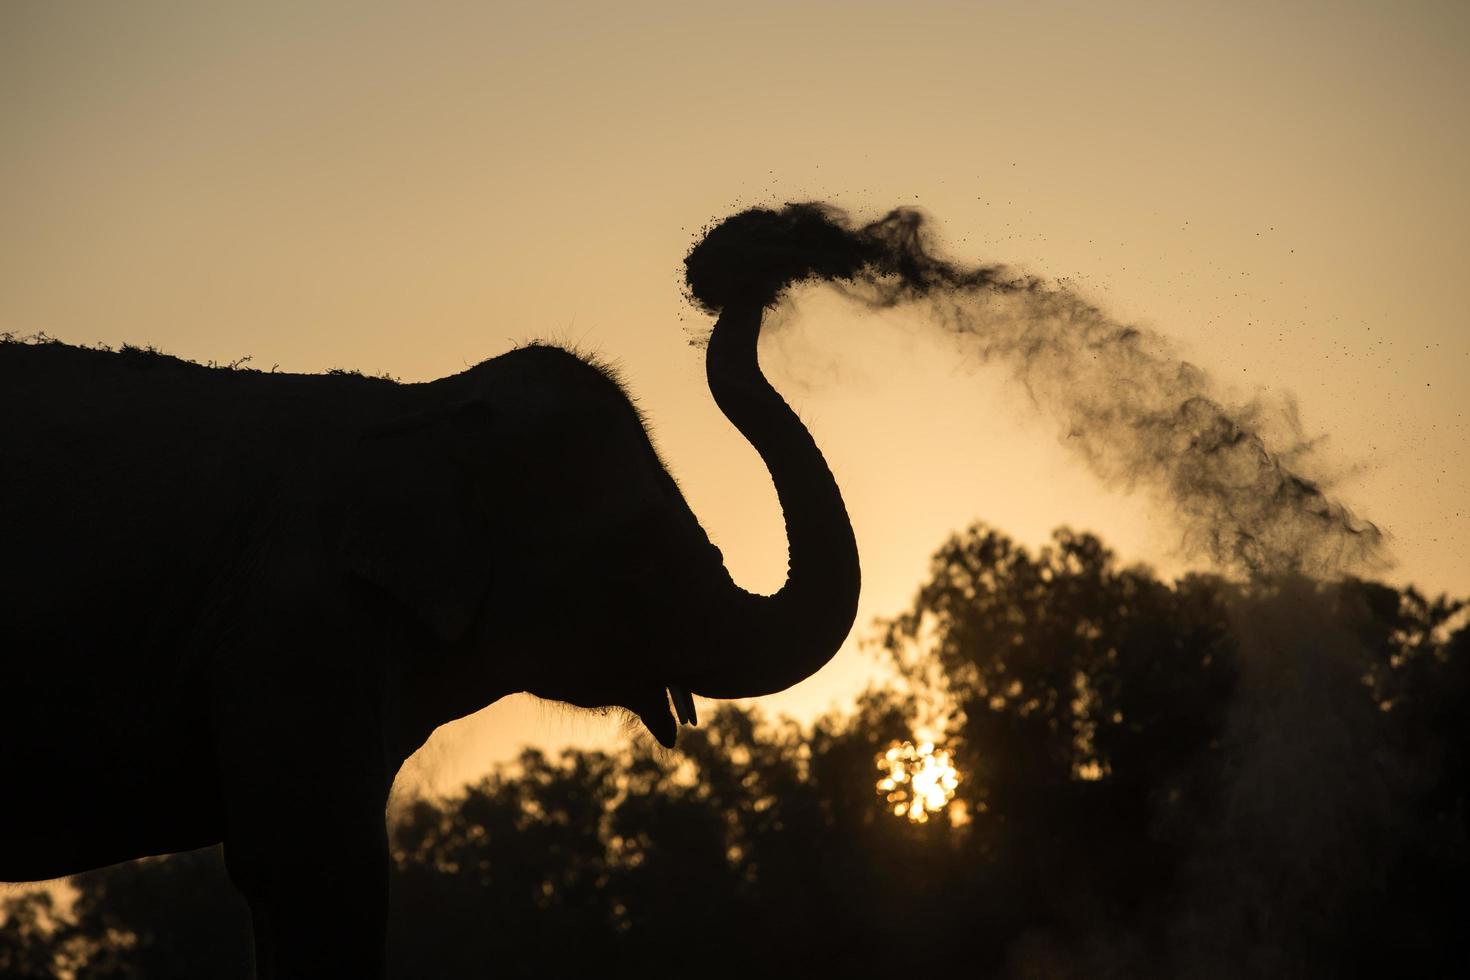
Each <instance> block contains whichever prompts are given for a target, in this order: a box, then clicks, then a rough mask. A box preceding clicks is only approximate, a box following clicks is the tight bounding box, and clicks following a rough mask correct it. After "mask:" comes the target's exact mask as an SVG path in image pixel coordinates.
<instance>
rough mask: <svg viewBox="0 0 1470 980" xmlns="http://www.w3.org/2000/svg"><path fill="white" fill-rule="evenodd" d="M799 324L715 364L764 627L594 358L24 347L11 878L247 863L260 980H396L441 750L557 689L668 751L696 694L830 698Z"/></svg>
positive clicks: (731, 338)
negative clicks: (797, 397) (802, 689)
mask: <svg viewBox="0 0 1470 980" xmlns="http://www.w3.org/2000/svg"><path fill="white" fill-rule="evenodd" d="M769 298H770V295H769V290H767V291H766V293H764V294H760V293H757V294H756V295H755V296H754V298H753V299H750V300H749V301H744V302H741V301H739V300H738V298H734V299H731V300H729V301H728V302H725V303H723V304H722V309H721V310H720V311H719V316H718V319H717V321H716V324H715V327H714V331H713V333H712V335H711V337H710V342H709V346H708V349H707V354H706V367H707V376H708V381H709V386H710V390H711V393H712V394H713V396H714V398H715V400H716V402H717V404H718V405H719V407H720V409H721V410H722V411H723V412H724V414H725V415H726V417H728V418H729V420H730V421H731V422H732V423H733V424H734V425H735V426H736V427H737V428H738V429H739V431H740V432H741V433H742V434H743V435H744V436H745V438H747V439H748V440H749V441H750V443H751V444H752V445H753V446H754V447H755V449H756V450H757V451H758V452H759V453H760V455H761V457H762V458H763V460H764V461H765V464H766V466H767V468H768V469H769V471H770V475H771V478H772V481H773V482H774V484H775V487H776V490H777V493H778V496H779V499H780V504H781V509H782V512H783V515H784V519H785V522H786V527H787V536H788V547H789V573H788V577H787V580H786V583H785V585H784V586H783V587H782V588H781V589H780V590H779V591H778V592H776V593H775V594H774V595H769V596H766V595H755V594H751V593H748V592H746V591H744V590H742V589H741V588H739V587H738V586H736V585H735V584H734V582H733V581H732V580H731V577H730V575H729V574H728V572H727V571H726V569H725V565H724V562H723V560H722V557H721V555H720V553H719V551H718V550H717V549H716V548H715V547H714V545H713V544H711V543H710V540H709V538H708V536H707V535H706V534H705V532H704V531H703V529H702V528H701V527H700V524H699V522H698V520H697V519H696V518H695V516H694V514H693V513H692V512H691V510H690V508H689V506H688V505H687V503H686V502H685V500H684V498H683V497H682V495H681V494H680V492H679V490H678V487H677V486H676V484H675V482H674V479H673V478H672V477H671V476H670V474H669V472H668V470H667V469H666V468H665V466H664V465H663V464H662V462H661V461H660V459H659V457H658V456H657V454H656V453H655V450H654V448H653V445H652V443H651V442H650V440H649V437H648V435H647V432H646V430H645V427H644V424H643V421H642V419H641V418H640V416H639V414H638V412H637V410H636V409H635V408H634V406H633V404H632V403H631V401H630V400H629V398H628V396H627V395H626V393H625V392H624V391H623V390H622V388H621V387H620V386H619V384H618V383H617V382H616V381H615V380H614V379H613V378H612V377H611V376H610V375H609V373H608V372H607V371H605V370H603V369H601V368H599V367H598V366H597V365H595V364H593V363H590V362H589V361H587V360H584V359H581V358H579V357H577V356H574V355H573V354H571V353H568V352H566V351H564V350H560V349H557V348H554V347H549V346H540V345H534V346H527V347H523V348H520V349H517V350H514V351H512V352H510V353H507V354H504V355H502V356H500V357H496V358H493V359H491V360H487V361H485V362H483V363H481V364H479V365H477V366H475V367H473V368H470V369H469V370H467V371H464V372H463V373H461V374H457V375H454V376H452V377H446V378H441V379H439V380H436V381H432V382H427V383H422V384H399V383H396V382H392V381H388V380H382V379H374V378H366V377H361V376H353V375H343V374H330V375H291V374H276V373H262V372H258V371H248V370H231V369H225V368H212V367H204V366H200V365H197V364H193V363H189V362H185V361H182V360H178V359H175V358H172V357H168V356H164V355H159V354H155V353H149V352H143V351H138V350H132V349H125V350H124V351H122V352H111V351H106V350H95V349H88V348H79V347H72V346H68V345H65V344H60V343H17V342H10V343H4V344H0V418H3V420H4V421H3V423H0V670H3V675H0V747H3V749H0V785H3V786H4V788H5V793H6V796H7V797H8V798H9V799H11V800H24V801H25V803H24V805H22V806H9V805H7V806H0V879H3V880H9V881H29V880H40V879H46V878H53V877H58V876H62V875H67V874H71V873H74V872H78V871H82V870H84V869H88V868H95V867H98V866H102V865H106V864H110V863H114V862H118V861H124V860H129V859H133V858H137V857H142V856H145V855H153V854H160V853H167V852H173V851H181V850H187V849H192V848H197V847H202V846H205V845H210V844H214V843H218V842H222V843H223V845H224V852H225V857H226V862H227V866H228V869H229V873H230V876H231V880H232V881H233V882H234V883H235V884H236V886H237V887H238V888H239V889H240V890H241V891H242V892H243V894H244V895H245V897H246V899H247V901H248V903H249V906H250V910H251V918H252V924H253V928H254V935H255V957H256V969H257V971H258V974H259V975H260V976H263V977H271V978H281V977H323V976H352V977H373V976H381V975H382V971H383V959H384V948H383V946H384V939H383V936H384V928H385V921H384V920H385V914H386V913H385V909H386V892H387V882H388V864H389V861H388V853H387V836H386V830H385V824H384V807H385V804H386V799H387V794H388V791H389V788H390V785H391V784H392V781H393V778H394V775H395V774H396V773H397V771H398V769H399V767H400V765H401V764H402V763H403V761H404V760H405V759H406V758H407V757H408V756H409V755H410V754H412V753H413V752H414V751H415V750H416V749H417V748H418V747H419V746H420V745H422V744H423V742H424V741H425V739H426V738H427V737H428V736H429V734H430V733H431V732H432V731H433V730H434V729H435V728H436V727H437V726H439V725H441V724H444V723H446V722H448V721H450V720H452V719H455V718H459V717H461V716H464V715H466V714H469V713H471V712H473V711H476V710H478V709H479V708H481V707H483V706H485V705H487V704H490V703H491V702H494V701H495V700H497V699H498V698H501V697H503V696H505V695H507V694H510V693H514V692H521V691H527V692H530V693H532V694H535V695H537V696H540V697H542V698H548V699H553V700H557V701H562V702H566V703H569V704H572V705H577V706H582V707H588V708H614V709H616V708H622V709H626V710H627V711H629V712H632V713H633V714H634V715H636V716H637V717H638V718H639V719H641V720H642V722H643V724H644V725H646V726H647V728H648V730H649V732H651V733H652V735H653V737H654V738H656V739H657V740H658V741H659V742H660V743H662V744H663V745H665V746H672V745H673V744H674V742H675V736H676V731H677V725H678V723H679V722H688V723H694V722H695V708H694V703H693V699H692V695H695V694H697V695H701V696H704V697H709V698H735V697H748V696H755V695H760V694H765V693H769V692H774V691H778V690H781V689H783V688H786V687H788V686H790V685H792V684H794V683H796V682H798V681H800V680H802V679H803V678H805V677H807V676H809V675H811V674H812V673H813V672H815V671H816V670H817V669H818V668H820V667H821V666H822V665H823V664H825V663H826V662H827V661H828V660H829V659H830V658H831V657H832V655H833V654H834V653H835V652H836V650H837V649H838V647H839V646H840V645H841V643H842V642H843V640H844V638H845V637H846V635H847V633H848V631H849V630H850V628H851V626H852V622H853V618H854V616H855V614H856V606H857V599H858V590H859V579H860V575H859V567H858V553H857V547H856V543H855V541H854V538H853V532H852V527H851V524H850V521H849V519H848V516H847V512H846V510H845V508H844V505H843V501H842V497H841V494H840V492H839V490H838V487H837V484H836V482H835V480H834V479H833V477H832V474H831V473H830V471H829V469H828V467H827V464H826V462H825V461H824V460H823V457H822V455H821V453H820V451H819V450H818V448H817V446H816V444H815V443H814V441H813V440H812V438H811V436H810V434H809V433H808V432H807V430H806V429H805V428H804V427H803V426H802V424H801V422H800V421H799V420H798V418H797V417H796V415H795V414H794V413H793V412H792V411H791V409H790V408H789V407H788V406H787V405H786V403H785V402H784V401H783V400H782V398H781V396H780V395H779V394H778V393H777V392H776V391H775V390H774V389H773V388H772V387H771V386H770V384H769V383H768V382H767V380H766V379H765V377H764V376H763V375H762V373H761V370H760V366H759V363H758V360H757V353H756V348H757V340H758V337H759V334H760V327H761V320H762V315H763V309H764V306H765V304H766V302H767V301H768V300H769ZM671 706H672V710H671Z"/></svg>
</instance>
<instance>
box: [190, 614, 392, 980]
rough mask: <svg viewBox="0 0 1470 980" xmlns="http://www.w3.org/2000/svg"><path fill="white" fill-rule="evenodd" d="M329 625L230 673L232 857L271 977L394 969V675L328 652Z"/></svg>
mask: <svg viewBox="0 0 1470 980" xmlns="http://www.w3.org/2000/svg"><path fill="white" fill-rule="evenodd" d="M297 622H298V623H299V622H300V621H299V620H298V621H297ZM323 632H324V631H319V630H311V629H297V630H294V631H292V635H293V640H294V642H292V643H291V644H290V645H289V647H288V648H285V649H282V646H279V645H278V646H277V647H276V649H275V650H272V651H270V652H269V653H267V654H265V655H262V656H256V657H241V658H236V664H237V666H236V667H234V668H232V667H231V666H230V665H228V664H225V665H222V666H221V667H220V668H219V672H218V676H217V687H216V694H215V697H216V699H217V709H216V717H215V732H216V735H215V739H216V750H217V755H218V760H217V761H218V767H219V768H218V772H219V780H220V783H221V789H222V795H223V797H224V803H225V826H224V845H225V861H226V866H227V867H228V869H229V872H230V877H231V879H232V880H233V881H234V882H235V884H236V886H237V887H239V888H240V890H241V891H242V892H243V893H244V895H245V898H246V901H247V902H248V903H249V906H250V912H251V917H252V920H253V925H254V929H255V955H256V972H257V976H259V977H261V978H262V980H296V978H305V977H354V978H366V980H373V978H380V977H382V976H383V972H384V961H385V949H384V946H385V935H386V920H387V908H388V874H389V867H388V865H389V855H388V836H387V828H386V824H385V818H384V810H385V807H386V804H387V798H388V792H389V789H390V786H391V782H392V772H391V771H389V767H388V764H387V762H386V759H385V753H384V733H383V727H382V711H381V700H380V699H381V695H382V688H381V685H380V684H379V683H377V682H375V681H374V677H375V671H374V670H373V669H372V666H371V658H370V657H369V656H360V657H359V659H358V660H357V661H356V662H354V663H351V664H347V665H345V666H344V665H342V664H341V663H340V662H334V661H333V659H332V655H331V654H330V653H325V654H324V653H323V650H324V649H328V650H329V649H331V647H333V646H338V645H339V644H340V643H341V638H342V634H341V633H340V632H339V633H338V635H337V637H336V640H337V641H338V642H337V643H335V644H334V643H332V642H331V640H329V639H328V638H327V637H326V636H323V635H322V633H323ZM366 646H367V644H363V645H362V647H359V648H357V649H355V650H354V653H358V654H362V653H363V647H366ZM257 649H259V648H257ZM267 649H269V648H268V647H267Z"/></svg>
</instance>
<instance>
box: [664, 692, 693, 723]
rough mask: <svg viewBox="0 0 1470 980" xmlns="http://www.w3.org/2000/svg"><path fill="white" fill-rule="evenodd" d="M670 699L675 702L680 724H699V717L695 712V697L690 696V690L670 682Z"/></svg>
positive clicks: (675, 711)
mask: <svg viewBox="0 0 1470 980" xmlns="http://www.w3.org/2000/svg"><path fill="white" fill-rule="evenodd" d="M669 700H671V701H673V702H674V713H675V714H676V715H678V716H679V723H680V724H683V725H698V724H699V719H698V717H697V716H696V715H695V714H694V698H693V697H691V696H690V694H689V692H688V691H686V690H685V689H684V688H682V687H680V686H679V685H677V684H670V685H669Z"/></svg>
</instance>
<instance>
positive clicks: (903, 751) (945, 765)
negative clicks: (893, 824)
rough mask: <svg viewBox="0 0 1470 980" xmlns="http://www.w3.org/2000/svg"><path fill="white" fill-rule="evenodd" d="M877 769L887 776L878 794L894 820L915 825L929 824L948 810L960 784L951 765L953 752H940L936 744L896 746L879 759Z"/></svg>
mask: <svg viewBox="0 0 1470 980" xmlns="http://www.w3.org/2000/svg"><path fill="white" fill-rule="evenodd" d="M877 765H878V771H879V772H881V773H883V776H882V778H881V779H879V780H878V794H879V795H880V796H882V797H883V799H884V801H885V802H886V803H887V804H888V805H889V806H890V807H891V808H892V810H893V815H894V816H896V817H907V818H908V819H909V820H910V821H912V822H913V823H927V822H928V820H929V815H930V814H931V813H939V812H940V811H942V810H943V809H944V808H945V807H947V806H948V805H949V802H950V800H952V799H954V791H955V787H956V786H958V785H959V784H960V774H959V770H957V769H955V767H954V765H953V763H951V762H950V758H949V752H947V751H946V750H944V749H936V748H935V747H934V743H933V742H920V743H919V744H918V745H915V744H914V743H913V742H895V743H894V744H893V745H891V746H889V748H888V751H886V752H884V753H883V754H882V755H880V756H878V758H877Z"/></svg>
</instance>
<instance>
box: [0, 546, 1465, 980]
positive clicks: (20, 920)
mask: <svg viewBox="0 0 1470 980" xmlns="http://www.w3.org/2000/svg"><path fill="white" fill-rule="evenodd" d="M872 643H873V646H874V647H875V648H876V649H877V650H878V651H880V654H881V655H882V656H884V657H887V658H889V659H891V661H892V662H893V663H894V664H895V665H896V666H897V667H898V668H899V674H900V676H901V678H902V682H901V683H898V684H895V685H892V686H889V687H885V688H881V689H874V690H870V691H869V692H868V693H867V694H865V695H864V696H863V697H862V698H860V699H859V700H858V702H857V703H856V704H855V705H854V706H852V707H851V708H850V709H847V710H844V711H841V712H837V713H834V714H831V715H829V716H827V717H824V718H822V719H820V720H818V721H817V722H815V723H814V724H812V725H810V726H800V725H798V724H796V723H794V722H791V721H785V720H781V721H771V720H767V719H765V718H764V717H763V716H762V715H761V714H760V713H759V712H757V711H756V710H754V709H747V708H741V707H738V706H735V705H725V706H722V707H721V708H720V709H719V710H717V711H715V712H713V714H712V717H710V718H709V719H708V720H707V722H706V723H705V724H704V725H703V726H701V727H700V728H697V729H686V730H685V731H684V732H683V733H682V734H681V738H680V746H679V749H678V751H676V752H663V751H662V750H658V749H657V748H656V747H653V746H651V745H649V744H646V743H642V742H635V743H634V744H632V745H630V746H628V747H627V748H625V749H623V750H621V751H619V752H616V753H612V754H609V753H603V752H594V751H578V750H569V751H566V752H563V753H561V754H560V755H557V756H555V757H552V756H548V755H546V754H543V753H541V752H537V751H534V750H528V751H526V752H525V753H523V754H522V755H521V757H520V758H519V759H518V760H517V761H516V762H515V763H513V764H510V765H507V766H504V767H501V768H500V769H498V770H496V771H495V772H493V773H491V774H490V775H488V776H487V777H485V778H484V779H483V780H481V781H480V782H478V783H476V784H474V785H472V786H469V787H466V788H465V790H464V791H463V792H462V793H461V794H459V795H458V796H456V797H454V798H451V799H447V800H427V799H425V800H417V801H414V802H412V803H411V804H409V805H408V806H406V807H405V808H404V809H403V810H402V812H401V813H399V814H398V815H397V818H396V819H395V820H394V823H393V826H392V834H391V839H392V855H393V862H394V878H393V890H392V901H393V907H392V916H391V935H390V958H391V963H392V972H393V975H395V976H400V977H405V978H408V977H414V978H435V977H443V978H457V977H480V976H485V975H487V974H490V973H492V972H493V973H494V975H497V976H508V977H517V976H538V977H542V976H581V975H595V973H596V972H597V971H599V970H605V969H608V968H610V967H611V968H615V969H616V972H617V973H618V974H623V973H633V972H646V973H650V974H652V975H656V976H662V975H672V974H675V973H685V972H690V973H692V972H696V971H697V972H698V973H700V974H703V975H706V976H713V977H726V976H728V977H736V976H748V975H750V974H752V973H755V972H756V971H761V972H763V973H767V974H774V975H801V974H805V973H808V972H815V971H820V972H823V973H836V974H837V975H856V976H873V975H878V974H880V973H889V972H893V971H911V970H919V971H927V970H932V969H938V968H947V969H957V970H958V969H963V970H965V971H966V972H967V975H975V976H994V977H1016V978H1020V977H1078V978H1083V977H1088V978H1091V977H1107V976H1128V977H1177V976H1186V975H1187V976H1199V977H1237V976H1247V975H1250V976H1258V975H1261V976H1298V977H1315V976H1321V977H1327V976H1333V977H1339V976H1378V975H1395V976H1449V975H1465V974H1467V973H1470V952H1467V949H1466V947H1465V945H1464V943H1463V942H1462V941H1461V939H1460V927H1461V924H1462V923H1463V922H1465V921H1470V838H1467V831H1470V819H1467V818H1470V812H1467V807H1466V793H1467V788H1470V768H1467V766H1470V754H1467V747H1470V714H1467V712H1466V711H1465V710H1463V706H1464V705H1465V704H1466V703H1467V698H1470V627H1467V625H1466V623H1465V617H1464V610H1463V606H1462V604H1460V603H1456V602H1451V601H1449V600H1447V599H1445V598H1442V597H1441V598H1437V599H1431V598H1428V597H1426V596H1424V595H1421V594H1420V593H1419V592H1417V591H1415V590H1414V589H1412V588H1408V589H1397V588H1393V587H1390V586H1387V585H1383V584H1380V583H1374V582H1367V581H1361V580H1356V579H1347V580H1343V581H1340V582H1333V583H1323V582H1316V581H1311V580H1307V579H1303V578H1295V577H1285V578H1276V579H1258V580H1254V581H1250V582H1237V581H1229V580H1226V579H1223V578H1218V577H1212V576H1191V577H1187V578H1184V579H1181V580H1179V581H1176V582H1173V583H1168V582H1164V581H1161V580H1160V579H1158V578H1157V577H1156V576H1155V575H1154V574H1153V573H1151V572H1150V571H1149V570H1147V569H1145V568H1141V567H1131V568H1130V567H1121V566H1120V565H1119V564H1118V562H1117V561H1116V559H1115V558H1114V556H1113V555H1112V554H1111V553H1110V552H1109V551H1108V550H1107V549H1106V548H1105V547H1104V546H1103V544H1102V543H1101V542H1100V541H1099V540H1098V539H1097V538H1095V537H1093V536H1092V535H1088V534H1079V533H1075V532H1072V531H1067V530H1062V531H1058V532H1057V533H1056V534H1055V535H1054V537H1053V540H1052V542H1051V544H1050V545H1048V546H1047V547H1045V548H1042V549H1039V550H1037V551H1034V552H1033V551H1030V550H1028V549H1026V548H1022V547H1019V546H1017V545H1016V544H1015V543H1014V542H1012V541H1011V540H1009V539H1008V538H1006V537H1005V536H1004V535H1002V534H999V533H998V532H996V531H994V530H992V529H989V528H986V527H983V526H976V527H972V528H970V529H968V530H966V531H965V532H963V533H960V534H957V535H955V536H954V537H952V538H951V539H950V540H949V541H947V542H945V544H944V545H943V546H942V547H941V548H940V549H939V551H938V552H937V553H936V554H935V556H934V559H933V563H932V566H931V569H930V573H929V576H928V581H927V582H925V583H924V585H923V586H922V587H921V588H920V590H919V592H918V594H917V596H916V597H915V600H914V603H913V605H912V607H911V609H909V610H908V611H907V612H906V613H904V614H903V615H901V616H898V617H896V618H895V619H893V620H891V621H889V622H886V623H883V624H880V626H879V628H878V630H877V632H876V634H875V636H874V638H873V641H872ZM921 731H922V732H923V734H922V735H921V734H919V733H920V732H921ZM926 741H927V742H928V743H929V744H920V743H923V742H926ZM75 884H76V887H77V888H78V890H79V897H78V899H77V901H76V903H75V906H74V907H73V908H71V909H63V908H60V907H58V906H57V905H56V904H55V903H54V901H53V899H52V898H51V896H49V895H47V894H44V893H43V894H30V895H18V896H11V897H9V898H6V899H4V900H3V904H0V909H3V913H4V916H5V919H4V922H3V923H0V976H4V977H31V976H50V975H73V976H78V977H98V978H100V977H119V978H121V977H153V978H157V977H245V976H248V975H249V939H248V935H249V933H248V920H247V916H246V912H245V909H244V905H243V902H241V901H240V900H239V899H238V897H237V896H236V895H235V894H234V893H233V891H232V890H231V889H230V887H229V885H228V883H227V881H226V879H225V877H224V872H223V868H222V862H221V860H220V858H219V855H218V852H217V851H215V850H207V851H200V852H194V853H191V854H185V855H177V856H173V857H168V858H160V859H152V860H147V861H142V862H134V863H131V864H126V865H119V866H116V867H113V868H108V869H104V870H102V871H99V872H94V873H91V874H88V875H84V876H81V877H79V878H78V879H76V880H75Z"/></svg>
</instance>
